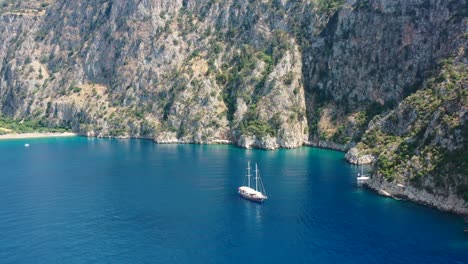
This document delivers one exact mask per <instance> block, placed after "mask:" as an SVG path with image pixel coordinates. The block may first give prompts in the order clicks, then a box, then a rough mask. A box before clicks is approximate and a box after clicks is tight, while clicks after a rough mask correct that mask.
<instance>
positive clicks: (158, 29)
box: [0, 1, 306, 148]
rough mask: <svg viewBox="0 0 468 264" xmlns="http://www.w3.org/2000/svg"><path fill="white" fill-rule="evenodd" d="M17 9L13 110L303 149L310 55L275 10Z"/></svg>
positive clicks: (196, 138) (96, 126)
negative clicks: (305, 61)
mask: <svg viewBox="0 0 468 264" xmlns="http://www.w3.org/2000/svg"><path fill="white" fill-rule="evenodd" d="M278 4H279V6H278V8H284V7H282V6H281V5H280V3H278ZM9 8H10V9H13V10H15V11H14V12H13V11H10V12H4V13H3V16H2V18H3V23H4V24H3V25H2V27H3V28H6V29H9V30H10V28H11V31H15V34H8V36H7V37H8V38H10V39H8V40H5V41H4V43H5V42H6V41H10V42H12V43H13V44H14V45H13V46H11V45H9V47H8V48H5V49H3V50H2V52H3V53H5V54H6V53H8V54H9V57H6V58H5V59H4V60H3V64H2V73H3V76H4V78H2V80H1V83H0V85H1V86H0V92H1V95H2V98H4V100H2V103H1V107H2V112H3V113H4V114H7V115H12V116H16V117H33V118H40V119H43V120H44V122H45V123H48V124H49V125H50V126H69V127H71V128H72V129H73V130H75V131H78V132H81V133H85V134H88V135H97V136H123V137H127V136H132V137H148V138H154V139H155V140H156V141H158V142H206V143H209V142H218V141H234V142H238V144H240V145H243V146H245V147H250V146H256V147H262V148H277V147H286V148H289V147H297V146H300V145H302V143H303V141H304V137H305V131H306V120H305V100H304V94H303V91H304V89H303V87H302V86H303V84H302V56H301V53H300V49H299V45H298V44H297V43H296V41H295V39H294V38H292V37H291V35H290V34H289V33H288V27H287V26H286V22H284V21H282V20H281V19H280V17H278V18H276V17H275V16H277V15H278V14H277V12H276V11H275V10H276V9H274V8H273V7H272V4H271V3H262V2H256V1H245V2H243V1H240V2H239V1H224V2H223V3H221V2H219V1H208V2H205V1H56V2H54V3H51V4H50V6H49V7H47V11H46V12H45V13H44V12H42V13H38V14H37V15H36V16H35V17H34V19H32V18H29V17H27V16H26V15H25V13H21V12H22V11H21V10H16V7H15V6H12V7H9ZM278 16H279V15H278ZM281 16H283V17H286V16H287V14H285V13H282V15H281ZM15 35H19V36H21V37H23V38H24V40H18V39H17V37H15ZM4 56H5V55H4Z"/></svg>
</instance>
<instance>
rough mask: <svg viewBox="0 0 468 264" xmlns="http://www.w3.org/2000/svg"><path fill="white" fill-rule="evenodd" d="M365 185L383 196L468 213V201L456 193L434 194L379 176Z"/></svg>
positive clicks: (452, 211) (457, 212) (448, 210)
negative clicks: (391, 181) (447, 194)
mask: <svg viewBox="0 0 468 264" xmlns="http://www.w3.org/2000/svg"><path fill="white" fill-rule="evenodd" d="M365 185H366V187H368V188H369V189H371V190H373V191H375V192H377V193H378V194H379V195H382V196H386V197H391V198H394V199H396V200H400V199H405V200H409V201H412V202H415V203H419V204H422V205H426V206H430V207H433V208H436V209H438V210H441V211H445V212H451V213H455V214H460V215H468V203H467V202H466V201H464V200H463V199H461V198H459V197H457V196H456V195H455V194H450V195H449V196H442V195H437V194H432V193H428V192H427V191H426V190H423V189H416V188H414V187H412V186H404V185H402V184H394V183H390V182H387V181H384V180H382V179H379V178H373V179H371V180H370V181H369V182H367V183H365Z"/></svg>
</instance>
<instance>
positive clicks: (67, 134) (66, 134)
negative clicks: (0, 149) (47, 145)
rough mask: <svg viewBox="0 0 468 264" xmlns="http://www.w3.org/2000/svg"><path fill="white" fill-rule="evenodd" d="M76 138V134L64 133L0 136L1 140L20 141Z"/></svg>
mask: <svg viewBox="0 0 468 264" xmlns="http://www.w3.org/2000/svg"><path fill="white" fill-rule="evenodd" d="M75 136H78V134H76V133H72V132H64V133H50V132H49V133H21V134H6V135H0V140H2V139H22V138H47V137H75Z"/></svg>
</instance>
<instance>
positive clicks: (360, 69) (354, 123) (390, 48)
mask: <svg viewBox="0 0 468 264" xmlns="http://www.w3.org/2000/svg"><path fill="white" fill-rule="evenodd" d="M465 31H466V1H413V0H410V1H406V0H400V1H385V0H369V1H348V2H347V4H345V5H344V6H343V8H341V9H340V11H339V12H337V13H336V14H335V15H334V16H333V17H331V18H330V20H329V22H328V23H327V25H326V26H325V27H324V28H323V30H321V31H319V32H309V34H310V35H311V37H310V39H311V41H310V42H309V45H308V46H307V47H306V48H305V51H304V55H303V58H304V63H303V64H304V82H305V88H306V90H305V93H306V98H307V100H306V103H307V107H308V111H307V114H308V121H309V127H310V128H311V129H310V131H311V141H312V142H317V145H320V144H323V142H324V141H325V142H326V141H331V142H335V143H341V144H347V143H348V144H349V143H355V142H357V141H359V140H360V137H361V135H362V133H363V132H364V130H365V128H366V127H367V123H368V122H369V121H370V119H371V118H372V117H373V116H375V115H376V114H379V113H382V112H383V111H385V110H388V109H392V108H394V107H395V106H396V105H397V103H398V102H400V101H401V100H402V99H403V98H405V97H406V96H408V95H409V94H412V93H413V92H414V91H415V90H416V89H418V88H420V86H421V83H422V82H423V81H424V80H425V79H427V78H428V77H430V76H431V75H432V74H433V73H434V70H436V68H435V66H436V65H437V62H438V61H439V60H441V59H443V58H446V57H448V56H452V55H453V54H454V52H455V51H456V50H457V49H458V47H460V45H461V43H462V42H463V41H465V40H464V39H463V38H462V37H461V35H462V34H463V32H465ZM465 42H466V41H465ZM305 54H307V55H305Z"/></svg>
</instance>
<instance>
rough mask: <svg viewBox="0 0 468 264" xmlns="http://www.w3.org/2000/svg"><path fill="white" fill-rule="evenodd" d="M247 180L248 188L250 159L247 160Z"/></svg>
mask: <svg viewBox="0 0 468 264" xmlns="http://www.w3.org/2000/svg"><path fill="white" fill-rule="evenodd" d="M247 181H248V186H249V188H250V161H248V162H247Z"/></svg>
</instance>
